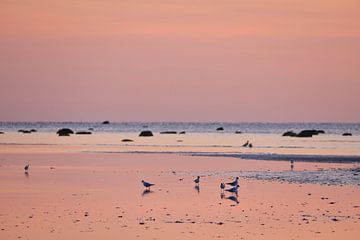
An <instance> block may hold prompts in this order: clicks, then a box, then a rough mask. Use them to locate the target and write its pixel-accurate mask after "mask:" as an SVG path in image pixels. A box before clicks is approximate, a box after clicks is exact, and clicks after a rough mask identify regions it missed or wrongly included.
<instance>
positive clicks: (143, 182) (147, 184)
mask: <svg viewBox="0 0 360 240" xmlns="http://www.w3.org/2000/svg"><path fill="white" fill-rule="evenodd" d="M141 182H142V184H143V185H144V187H146V188H147V189H149V190H150V187H151V186H154V185H155V184H153V183H149V182H145V181H144V180H141Z"/></svg>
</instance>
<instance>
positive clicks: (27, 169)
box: [24, 164, 30, 172]
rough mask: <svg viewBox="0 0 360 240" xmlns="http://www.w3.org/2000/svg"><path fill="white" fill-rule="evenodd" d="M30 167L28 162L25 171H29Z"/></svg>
mask: <svg viewBox="0 0 360 240" xmlns="http://www.w3.org/2000/svg"><path fill="white" fill-rule="evenodd" d="M29 167H30V164H26V165H25V167H24V169H25V172H28V171H29Z"/></svg>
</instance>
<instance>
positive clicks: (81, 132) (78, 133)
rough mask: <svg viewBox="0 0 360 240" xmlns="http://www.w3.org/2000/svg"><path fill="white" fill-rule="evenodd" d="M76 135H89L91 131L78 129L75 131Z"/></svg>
mask: <svg viewBox="0 0 360 240" xmlns="http://www.w3.org/2000/svg"><path fill="white" fill-rule="evenodd" d="M76 134H77V135H90V134H92V132H87V131H79V132H76Z"/></svg>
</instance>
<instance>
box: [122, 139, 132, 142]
mask: <svg viewBox="0 0 360 240" xmlns="http://www.w3.org/2000/svg"><path fill="white" fill-rule="evenodd" d="M121 141H122V142H133V141H134V140H132V139H127V138H125V139H123V140H121Z"/></svg>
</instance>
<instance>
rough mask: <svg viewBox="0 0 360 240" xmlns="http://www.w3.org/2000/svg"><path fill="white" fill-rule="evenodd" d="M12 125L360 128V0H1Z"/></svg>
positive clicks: (1, 105) (1, 80)
mask: <svg viewBox="0 0 360 240" xmlns="http://www.w3.org/2000/svg"><path fill="white" fill-rule="evenodd" d="M0 91H1V94H0V121H101V120H111V121H230V122H239V121H258V122H301V121H314V122H324V121H325V122H341V121H345V122H360V111H359V109H360V108H359V106H360V1H359V0H291V1H289V0H62V1H53V0H43V1H40V0H26V1H23V0H0Z"/></svg>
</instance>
